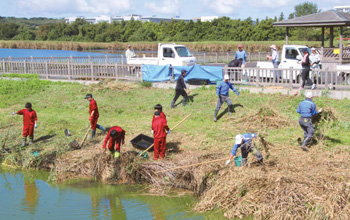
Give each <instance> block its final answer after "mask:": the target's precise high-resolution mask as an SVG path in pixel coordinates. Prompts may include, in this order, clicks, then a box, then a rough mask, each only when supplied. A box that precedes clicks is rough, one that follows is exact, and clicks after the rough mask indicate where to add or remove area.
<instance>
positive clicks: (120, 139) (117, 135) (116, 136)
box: [103, 126, 125, 160]
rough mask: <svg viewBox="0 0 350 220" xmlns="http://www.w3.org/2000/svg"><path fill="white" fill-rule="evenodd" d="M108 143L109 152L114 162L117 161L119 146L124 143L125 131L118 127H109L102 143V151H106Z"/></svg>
mask: <svg viewBox="0 0 350 220" xmlns="http://www.w3.org/2000/svg"><path fill="white" fill-rule="evenodd" d="M108 141H109V144H108V149H109V152H110V153H111V154H112V155H113V156H114V158H115V159H116V160H118V159H119V156H120V145H121V144H124V141H125V131H124V130H123V129H122V128H121V127H119V126H113V127H111V129H109V132H108V134H107V136H106V138H105V141H104V143H103V149H106V146H107V142H108ZM114 146H115V150H114Z"/></svg>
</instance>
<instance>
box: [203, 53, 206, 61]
mask: <svg viewBox="0 0 350 220" xmlns="http://www.w3.org/2000/svg"><path fill="white" fill-rule="evenodd" d="M203 63H206V53H204V59H203Z"/></svg>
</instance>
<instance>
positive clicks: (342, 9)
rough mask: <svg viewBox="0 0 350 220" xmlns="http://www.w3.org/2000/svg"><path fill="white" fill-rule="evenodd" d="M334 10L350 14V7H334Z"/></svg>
mask: <svg viewBox="0 0 350 220" xmlns="http://www.w3.org/2000/svg"><path fill="white" fill-rule="evenodd" d="M334 9H335V10H337V11H338V12H347V13H350V6H334Z"/></svg>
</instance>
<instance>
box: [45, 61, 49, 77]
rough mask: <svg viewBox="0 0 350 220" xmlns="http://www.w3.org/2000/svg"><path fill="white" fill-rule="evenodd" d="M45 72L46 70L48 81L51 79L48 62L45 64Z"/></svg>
mask: <svg viewBox="0 0 350 220" xmlns="http://www.w3.org/2000/svg"><path fill="white" fill-rule="evenodd" d="M45 70H46V79H49V65H48V63H47V60H46V62H45Z"/></svg>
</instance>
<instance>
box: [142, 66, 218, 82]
mask: <svg viewBox="0 0 350 220" xmlns="http://www.w3.org/2000/svg"><path fill="white" fill-rule="evenodd" d="M183 69H184V70H186V71H187V74H186V76H185V80H186V81H187V80H189V79H208V80H209V81H211V82H215V81H217V80H222V67H217V66H200V65H195V66H174V67H173V71H174V73H173V74H174V77H175V80H176V79H177V78H178V77H179V76H180V74H181V71H182V70H183ZM171 71H172V69H171V66H170V65H166V66H155V65H142V79H143V80H144V81H151V82H159V81H167V80H170V78H171V75H172V72H171Z"/></svg>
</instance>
